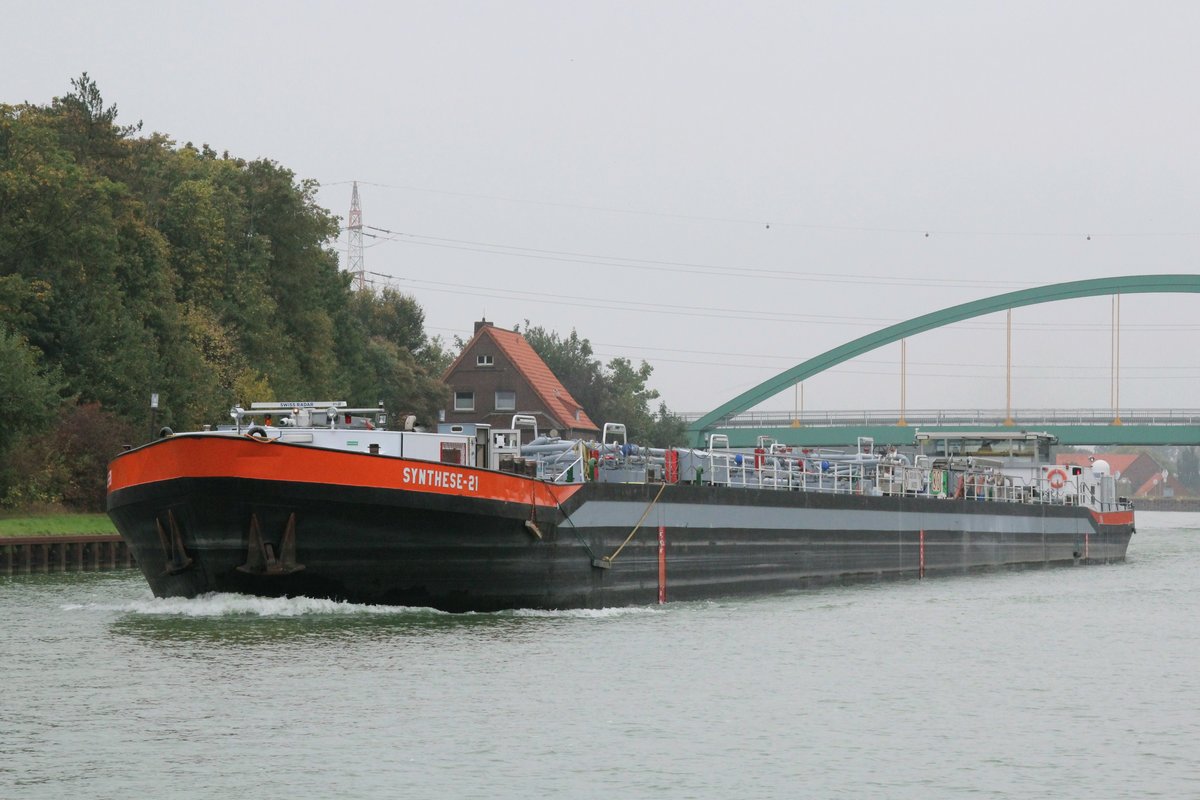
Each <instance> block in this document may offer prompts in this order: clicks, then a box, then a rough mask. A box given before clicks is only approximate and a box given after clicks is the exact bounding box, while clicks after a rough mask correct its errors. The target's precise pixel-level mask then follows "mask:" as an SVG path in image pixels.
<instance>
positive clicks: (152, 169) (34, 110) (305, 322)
mask: <svg viewBox="0 0 1200 800" xmlns="http://www.w3.org/2000/svg"><path fill="white" fill-rule="evenodd" d="M117 115H118V111H117V107H116V105H106V104H105V102H104V99H103V97H102V95H101V93H100V91H99V89H98V87H97V86H96V83H95V81H93V80H92V79H91V78H90V77H89V76H88V75H87V74H86V73H85V74H84V75H82V76H81V77H80V78H79V79H77V80H74V81H72V90H71V91H70V92H69V93H68V94H66V95H65V96H64V97H61V98H56V99H54V100H53V101H52V102H51V103H50V104H49V105H48V106H38V105H31V104H22V105H0V321H2V322H3V325H4V327H3V329H2V330H0V396H2V397H7V398H10V402H13V403H19V404H21V405H22V406H23V407H24V408H25V411H26V413H25V414H24V415H23V416H22V418H21V419H20V420H19V421H18V422H16V423H15V424H14V423H10V424H9V425H8V426H6V427H4V428H0V456H3V455H4V454H5V452H6V450H7V451H12V450H14V449H15V447H14V442H16V440H17V439H21V438H23V437H34V438H30V439H24V441H26V443H27V444H28V445H29V446H30V448H31V449H30V451H29V452H27V453H25V454H23V455H22V456H21V457H22V458H23V459H24V460H25V461H24V462H23V469H24V471H21V470H16V469H14V468H11V467H10V468H9V469H8V470H7V471H6V472H5V474H6V475H7V476H8V477H7V478H4V477H0V498H7V501H6V502H8V503H9V504H21V503H30V502H47V501H53V500H56V499H59V498H61V499H62V500H64V501H65V502H72V503H74V502H80V503H83V502H91V501H84V500H82V499H78V498H79V497H82V496H83V495H77V494H76V491H77V489H78V490H79V491H81V492H83V494H84V495H87V494H88V492H89V491H91V490H90V489H87V490H85V489H83V488H81V487H82V483H81V480H80V479H79V477H78V475H76V474H75V472H74V466H72V465H71V464H69V463H67V460H66V459H64V458H62V457H60V456H57V455H55V453H53V452H49V451H45V450H44V449H39V447H38V446H37V444H38V442H41V441H47V438H46V437H47V436H49V435H50V428H51V425H53V424H55V422H57V423H58V424H61V421H56V420H55V417H56V413H57V409H58V405H59V402H60V400H59V398H60V397H71V398H75V399H77V400H78V401H79V402H81V403H84V404H89V405H88V406H87V407H89V408H90V407H92V406H91V405H90V404H98V405H97V408H98V410H102V411H103V412H104V413H106V414H107V413H109V412H111V414H113V415H115V418H119V419H120V420H123V421H124V422H125V423H128V424H129V425H132V426H134V427H133V428H132V430H133V431H137V432H139V433H140V432H143V431H149V427H150V425H149V423H150V420H149V408H148V402H147V401H148V399H149V395H150V393H151V392H158V393H159V395H160V398H161V407H160V410H159V412H158V420H157V421H158V424H160V425H170V426H172V427H174V428H176V429H189V428H196V427H199V426H200V425H201V424H203V423H205V422H220V421H224V419H225V414H226V411H227V409H228V408H229V407H230V406H231V405H233V404H234V403H243V404H245V403H249V402H252V401H255V400H276V399H283V398H285V397H286V398H293V397H317V396H321V397H336V398H338V399H345V400H347V401H349V402H350V403H351V404H353V405H374V404H375V403H376V402H378V401H379V400H381V399H382V400H384V401H385V402H386V403H387V404H388V407H389V408H390V409H392V410H394V411H396V412H397V413H416V414H418V416H419V417H421V419H422V421H424V422H431V421H432V420H433V419H434V418H435V415H436V412H437V409H438V408H440V407H441V406H442V405H443V394H444V389H442V387H441V385H440V384H439V383H438V382H437V380H436V378H437V376H438V375H439V374H440V372H441V370H443V369H444V368H445V366H446V365H447V364H448V363H449V360H450V358H451V357H452V356H451V354H450V353H449V352H448V349H447V348H446V347H445V346H444V345H443V344H442V343H441V341H440V340H437V339H434V340H429V339H427V338H426V336H425V333H424V330H423V327H424V313H423V312H422V310H421V308H420V306H418V305H417V303H416V302H415V301H414V300H413V299H412V298H410V297H406V296H404V295H401V294H399V293H397V292H390V291H385V292H384V293H383V294H381V295H374V294H370V293H364V294H362V295H356V294H354V293H353V292H352V291H351V289H350V278H349V276H348V275H346V274H344V273H340V272H339V271H338V264H337V255H336V253H335V252H334V251H333V249H332V244H333V242H334V241H335V240H336V237H337V234H338V221H337V219H336V217H334V216H333V215H332V214H330V213H329V212H328V211H327V210H325V209H323V208H320V207H319V206H318V205H317V203H316V200H315V195H316V190H317V185H316V184H315V183H314V182H312V181H301V180H297V178H296V176H295V175H294V174H293V173H292V172H291V171H290V170H288V169H286V168H284V167H282V166H280V165H279V164H276V163H274V162H272V161H270V160H267V159H259V160H255V161H246V160H243V159H238V158H231V157H230V156H229V155H228V154H224V155H218V154H217V152H216V151H215V150H213V149H212V148H210V147H208V146H207V145H202V146H201V147H199V148H197V147H195V146H193V145H192V144H190V143H189V144H185V145H183V146H177V145H176V144H175V142H173V141H172V140H171V139H170V138H168V137H167V136H164V135H162V134H151V135H149V136H141V135H140V133H139V132H140V130H141V125H140V123H139V124H137V125H133V126H120V125H118V124H117ZM36 434H41V438H37V436H35V435H36ZM135 441H136V440H135ZM59 444H60V445H61V444H62V443H61V442H60V443H59ZM106 446H107V445H106ZM85 449H87V448H85ZM100 449H103V448H100ZM10 454H11V453H10ZM107 455H111V453H109V454H107ZM106 457H107V456H106ZM98 463H99V461H95V462H94V463H92V462H89V464H88V467H87V468H88V469H92V470H95V469H98V467H97V466H96V465H97V464H98ZM101 472H102V471H101ZM18 477H19V478H20V479H19V480H18V479H17V478H18ZM88 496H90V495H88Z"/></svg>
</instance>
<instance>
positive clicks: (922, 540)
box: [917, 528, 925, 578]
mask: <svg viewBox="0 0 1200 800" xmlns="http://www.w3.org/2000/svg"><path fill="white" fill-rule="evenodd" d="M917 577H918V578H924V577H925V529H924V528H921V566H920V570H919V571H918V572H917Z"/></svg>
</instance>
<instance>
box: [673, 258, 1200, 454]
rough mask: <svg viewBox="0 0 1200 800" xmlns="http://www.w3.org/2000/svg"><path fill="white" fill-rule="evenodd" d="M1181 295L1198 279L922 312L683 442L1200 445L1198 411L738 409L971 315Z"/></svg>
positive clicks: (843, 348)
mask: <svg viewBox="0 0 1200 800" xmlns="http://www.w3.org/2000/svg"><path fill="white" fill-rule="evenodd" d="M1186 293H1200V275H1187V274H1179V275H1170V274H1168V275H1128V276H1123V277H1117V278H1094V279H1090V280H1082V281H1068V282H1066V283H1055V284H1051V285H1049V286H1039V287H1035V288H1033V289H1021V290H1019V291H1015V292H1006V293H1005V294H998V295H995V296H994V297H986V298H984V299H982V300H974V301H972V302H969V303H962V304H960V305H956V306H951V307H949V308H944V309H942V310H940V311H934V312H931V313H929V314H923V315H921V316H919V317H914V318H913V319H910V320H907V321H905V322H899V323H896V324H895V325H890V326H888V327H886V328H882V329H881V330H878V331H875V332H874V333H869V334H867V335H866V336H862V337H859V338H858V339H854V340H853V341H850V342H847V343H846V344H843V345H840V346H839V347H835V348H833V349H832V350H829V351H827V352H824V353H821V354H820V355H818V356H814V357H813V358H810V359H808V360H807V361H803V362H801V363H799V364H797V365H796V366H794V367H792V368H790V369H787V370H784V371H783V372H781V373H779V374H778V375H776V376H775V377H773V378H769V379H767V380H765V381H763V382H762V383H760V384H758V385H757V386H755V387H753V388H751V389H748V390H746V391H745V392H743V393H742V394H740V395H738V396H737V397H735V398H733V399H732V400H730V401H728V402H727V403H724V404H723V405H720V406H718V407H717V408H715V409H713V410H712V411H710V412H708V413H707V414H704V415H702V416H700V417H698V418H697V419H695V420H693V421H691V422H690V423H689V425H688V438H689V439H690V441H691V443H692V444H693V445H694V446H703V445H704V443H705V440H706V439H707V438H708V437H709V436H710V435H712V434H715V433H716V434H725V435H727V436H728V437H729V442H730V445H731V446H733V447H752V446H754V445H755V444H756V443H757V441H758V437H760V436H769V437H770V438H772V439H774V440H775V441H778V442H783V443H785V444H791V445H813V446H819V445H851V444H854V443H855V441H856V439H857V437H859V436H871V437H873V438H874V439H875V441H876V442H877V443H879V444H910V443H911V442H912V441H913V434H914V433H915V430H914V428H917V427H919V428H920V429H921V430H923V431H932V430H946V431H949V430H955V431H993V430H999V429H1003V428H1005V427H1006V426H1008V425H1009V424H1010V423H1011V424H1012V425H1015V426H1018V427H1021V428H1026V429H1029V430H1038V431H1047V432H1049V433H1053V434H1055V435H1057V436H1058V437H1059V440H1060V441H1061V442H1062V443H1063V444H1107V445H1120V444H1146V445H1151V444H1200V410H1197V411H1171V410H1163V411H1155V412H1144V413H1135V415H1133V416H1129V415H1126V416H1127V418H1125V419H1121V420H1120V421H1119V422H1118V421H1116V420H1114V419H1113V415H1112V412H1111V410H1103V411H1095V410H1089V411H1073V412H1066V411H1039V412H1027V413H1026V414H1024V415H1020V414H1014V415H1013V417H1012V418H1011V420H1009V419H1006V418H1005V414H1004V412H998V413H997V412H981V411H976V412H916V413H905V415H904V418H903V419H901V418H900V415H899V414H893V415H891V416H890V417H889V416H888V415H887V414H886V413H884V412H871V413H868V412H859V413H858V414H857V415H849V414H848V415H831V416H829V417H828V420H827V421H822V420H816V421H812V420H810V419H809V418H808V417H807V416H806V417H805V418H804V420H803V423H804V424H803V425H797V424H795V422H796V421H794V420H792V419H791V418H790V417H789V418H787V419H782V418H781V417H783V415H780V414H773V415H750V416H743V412H746V411H747V410H749V409H751V408H753V407H754V406H756V405H758V404H759V403H761V402H763V401H764V400H767V399H769V398H771V397H774V396H775V395H776V394H779V393H780V392H782V391H783V390H785V389H788V388H790V387H792V386H794V385H796V384H797V383H800V382H801V381H804V380H807V379H808V378H811V377H812V376H814V375H817V374H819V373H821V372H824V371H825V370H827V369H829V368H830V367H834V366H837V365H838V364H841V363H843V362H845V361H849V360H850V359H852V358H856V357H858V356H861V355H863V354H864V353H868V352H870V351H872V350H875V349H876V348H879V347H883V346H884V345H887V344H891V343H893V342H898V341H900V340H901V339H904V338H906V337H908V336H913V335H916V334H918V333H923V332H925V331H928V330H933V329H934V328H941V327H944V326H946V325H951V324H953V323H955V322H961V321H963V320H967V319H971V318H973V317H979V316H983V315H985V314H992V313H996V312H998V311H1007V310H1009V309H1013V308H1020V307H1022V306H1031V305H1039V304H1042V303H1053V302H1057V301H1059V300H1073V299H1076V298H1081V297H1100V296H1105V295H1121V294H1186ZM1198 399H1200V398H1198ZM972 415H973V416H972ZM858 417H862V418H861V419H859V418H858Z"/></svg>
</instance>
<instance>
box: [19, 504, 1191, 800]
mask: <svg viewBox="0 0 1200 800" xmlns="http://www.w3.org/2000/svg"><path fill="white" fill-rule="evenodd" d="M1138 528H1139V533H1138V535H1137V536H1135V537H1134V540H1133V543H1132V545H1131V546H1130V551H1129V553H1130V555H1129V560H1128V562H1127V563H1125V564H1121V565H1112V566H1103V567H1092V568H1087V569H1055V570H1031V571H1024V572H1006V573H996V574H988V575H980V576H970V577H961V578H943V579H936V580H927V581H921V582H918V581H909V582H900V583H887V584H882V585H872V586H858V587H847V588H834V589H821V590H815V591H805V592H797V593H794V594H788V595H783V596H774V597H769V598H763V599H757V600H736V601H734V600H731V601H727V602H706V603H681V604H675V605H668V606H665V607H662V608H659V607H645V608H634V609H617V610H606V611H575V612H560V613H555V612H508V613H500V614H474V615H464V616H455V615H449V614H443V613H439V612H434V611H429V610H422V609H406V608H388V607H378V606H376V607H365V606H349V605H345V604H338V603H332V602H327V601H318V600H306V599H298V600H264V599H256V598H247V597H240V596H233V595H225V596H213V597H208V598H203V599H197V600H188V601H181V600H166V601H164V600H155V599H153V598H152V597H151V596H150V593H149V591H148V590H147V589H146V588H145V584H144V583H143V581H142V579H141V577H140V576H139V575H137V574H134V573H120V574H111V573H110V574H86V575H51V576H29V577H18V578H12V579H0V615H2V616H0V619H3V623H2V624H3V637H2V638H0V664H2V665H3V676H4V678H3V684H2V686H0V756H2V759H0V797H2V798H14V799H15V798H56V799H57V798H62V797H72V798H134V797H143V796H145V797H164V798H213V797H253V798H256V800H257V799H270V798H393V797H421V798H424V797H514V798H518V797H519V798H528V797H551V796H553V797H579V798H593V797H594V798H640V797H648V798H690V797H697V798H756V797H772V798H775V797H833V798H838V797H845V798H851V797H852V798H860V797H888V798H922V799H923V800H927V799H928V798H940V797H947V798H949V797H955V798H957V797H963V796H974V797H985V798H1010V797H1011V798H1018V797H1019V798H1028V797H1054V798H1073V797H1078V798H1093V797H1106V798H1121V797H1130V798H1132V797H1137V798H1143V797H1155V796H1158V797H1171V798H1177V797H1196V796H1200V747H1198V746H1197V742H1198V741H1200V630H1198V627H1197V626H1198V621H1200V620H1198V617H1197V614H1196V610H1197V597H1198V593H1200V514H1167V513H1159V514H1154V513H1142V514H1140V515H1139V519H1138Z"/></svg>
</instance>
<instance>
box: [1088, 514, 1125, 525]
mask: <svg viewBox="0 0 1200 800" xmlns="http://www.w3.org/2000/svg"><path fill="white" fill-rule="evenodd" d="M1092 519H1094V520H1096V522H1098V523H1099V524H1101V525H1132V524H1133V512H1132V511H1093V512H1092Z"/></svg>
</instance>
